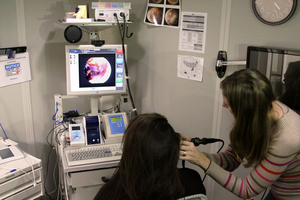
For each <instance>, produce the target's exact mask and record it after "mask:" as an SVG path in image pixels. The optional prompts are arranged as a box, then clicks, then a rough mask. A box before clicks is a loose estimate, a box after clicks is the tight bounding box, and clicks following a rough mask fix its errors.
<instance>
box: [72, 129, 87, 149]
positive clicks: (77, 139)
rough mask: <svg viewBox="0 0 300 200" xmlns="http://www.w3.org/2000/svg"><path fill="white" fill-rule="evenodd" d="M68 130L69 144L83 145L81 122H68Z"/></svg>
mask: <svg viewBox="0 0 300 200" xmlns="http://www.w3.org/2000/svg"><path fill="white" fill-rule="evenodd" d="M69 132H70V146H84V145H85V137H84V133H83V130H82V125H81V124H70V125H69Z"/></svg>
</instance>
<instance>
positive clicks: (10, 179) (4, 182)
mask: <svg viewBox="0 0 300 200" xmlns="http://www.w3.org/2000/svg"><path fill="white" fill-rule="evenodd" d="M24 155H25V157H24V158H21V159H17V160H14V161H10V162H7V163H4V164H1V165H0V199H3V200H19V199H32V200H33V199H36V198H38V197H40V196H43V194H44V187H43V170H42V162H41V160H40V159H37V158H35V157H33V156H31V155H29V154H27V153H25V152H24ZM12 169H15V170H12ZM11 170H12V171H11Z"/></svg>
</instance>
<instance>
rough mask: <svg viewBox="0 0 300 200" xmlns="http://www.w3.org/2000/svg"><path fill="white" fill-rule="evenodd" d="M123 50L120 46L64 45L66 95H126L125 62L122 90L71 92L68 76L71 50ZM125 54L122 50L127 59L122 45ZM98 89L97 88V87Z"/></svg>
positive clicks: (69, 77)
mask: <svg viewBox="0 0 300 200" xmlns="http://www.w3.org/2000/svg"><path fill="white" fill-rule="evenodd" d="M90 48H92V49H123V45H122V44H106V45H102V46H100V47H97V46H94V45H66V46H65V55H66V59H65V60H66V82H67V84H66V85H67V95H79V96H106V95H117V94H124V93H126V91H127V90H126V89H127V85H126V74H125V67H126V66H125V60H124V62H123V63H124V65H123V89H122V90H98V89H95V90H90V91H71V74H70V50H71V49H90ZM124 48H125V53H124V49H123V54H124V55H123V58H124V59H127V55H126V54H127V53H126V52H127V45H124ZM97 88H98V87H97Z"/></svg>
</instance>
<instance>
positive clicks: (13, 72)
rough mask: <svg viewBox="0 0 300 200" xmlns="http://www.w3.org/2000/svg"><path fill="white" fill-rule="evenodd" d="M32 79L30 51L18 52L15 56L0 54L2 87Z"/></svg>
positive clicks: (0, 82) (0, 80)
mask: <svg viewBox="0 0 300 200" xmlns="http://www.w3.org/2000/svg"><path fill="white" fill-rule="evenodd" d="M30 80H31V73H30V65H29V53H28V52H25V53H17V54H15V57H14V58H8V56H7V55H1V56H0V87H5V86H8V85H13V84H17V83H22V82H25V81H30Z"/></svg>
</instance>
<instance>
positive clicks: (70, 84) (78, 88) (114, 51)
mask: <svg viewBox="0 0 300 200" xmlns="http://www.w3.org/2000/svg"><path fill="white" fill-rule="evenodd" d="M124 46H125V53H126V45H124ZM65 50H66V75H67V94H68V95H99V96H100V95H113V94H121V93H125V92H126V80H125V63H124V59H126V55H124V53H123V48H122V45H121V44H120V45H115V44H114V45H103V46H101V47H95V46H93V45H66V47H65Z"/></svg>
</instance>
